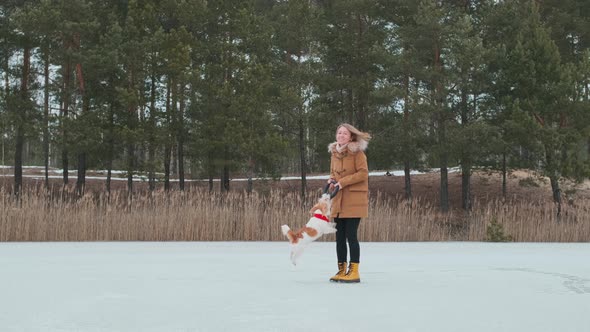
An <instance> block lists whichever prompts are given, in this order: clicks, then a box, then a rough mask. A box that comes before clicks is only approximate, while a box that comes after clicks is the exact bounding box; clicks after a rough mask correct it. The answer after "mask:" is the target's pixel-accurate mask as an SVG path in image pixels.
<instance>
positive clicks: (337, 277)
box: [330, 262, 346, 282]
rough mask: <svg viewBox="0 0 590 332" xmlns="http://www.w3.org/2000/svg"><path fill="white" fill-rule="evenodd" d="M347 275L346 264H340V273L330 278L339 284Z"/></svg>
mask: <svg viewBox="0 0 590 332" xmlns="http://www.w3.org/2000/svg"><path fill="white" fill-rule="evenodd" d="M345 274H346V262H338V272H337V273H336V274H335V275H334V276H333V277H332V278H330V281H335V282H338V281H340V279H341V278H342V277H344V275H345Z"/></svg>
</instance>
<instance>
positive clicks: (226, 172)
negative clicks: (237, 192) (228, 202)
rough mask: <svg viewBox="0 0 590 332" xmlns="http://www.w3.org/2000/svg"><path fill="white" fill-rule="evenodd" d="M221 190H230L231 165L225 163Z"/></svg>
mask: <svg viewBox="0 0 590 332" xmlns="http://www.w3.org/2000/svg"><path fill="white" fill-rule="evenodd" d="M221 191H222V192H228V191H229V166H228V165H223V171H222V173H221Z"/></svg>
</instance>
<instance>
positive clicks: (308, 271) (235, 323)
mask: <svg viewBox="0 0 590 332" xmlns="http://www.w3.org/2000/svg"><path fill="white" fill-rule="evenodd" d="M335 256H336V254H335V244H334V243H325V242H320V243H313V244H312V245H311V246H310V247H308V249H307V251H306V252H305V253H304V255H303V256H302V257H301V259H300V264H299V265H298V266H297V267H296V268H293V267H292V266H291V265H290V262H289V259H288V245H287V243H286V242H195V243H186V242H166V243H162V242H116V243H113V242H104V243H0V294H1V296H0V330H1V331H19V332H21V331H330V332H336V331H396V332H400V331H429V332H433V331H435V332H439V331H453V332H457V331H469V332H483V331H490V332H491V331H493V332H501V331H534V332H541V331H547V332H549V331H551V332H553V331H561V332H563V331H572V332H574V331H576V332H579V331H590V315H589V314H590V244H588V243H508V244H495V243H471V242H468V243H463V242H442V243H440V242H439V243H361V265H360V272H361V279H362V282H361V283H360V284H336V283H330V282H329V281H328V279H329V278H330V277H331V276H332V275H333V274H334V273H335V272H336V259H335Z"/></svg>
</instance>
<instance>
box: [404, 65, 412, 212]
mask: <svg viewBox="0 0 590 332" xmlns="http://www.w3.org/2000/svg"><path fill="white" fill-rule="evenodd" d="M404 90H405V91H404V120H403V121H404V123H403V128H404V134H405V136H406V138H407V137H409V129H408V128H409V126H410V124H409V121H410V109H409V105H410V75H408V74H405V76H404ZM408 141H409V140H408ZM407 146H408V145H407V144H405V145H404V147H403V149H404V150H407V149H406V147H407ZM409 154H410V151H404V154H403V158H404V184H405V186H404V191H405V194H404V195H405V198H406V200H407V201H411V200H412V180H411V176H410V171H411V168H410V156H409Z"/></svg>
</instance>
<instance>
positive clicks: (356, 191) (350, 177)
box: [328, 140, 369, 218]
mask: <svg viewBox="0 0 590 332" xmlns="http://www.w3.org/2000/svg"><path fill="white" fill-rule="evenodd" d="M336 146H337V143H336V142H334V143H332V144H330V145H329V146H328V151H329V152H330V153H331V154H332V159H331V162H330V177H332V178H333V179H336V181H338V182H340V185H341V186H342V188H340V191H339V192H338V194H337V195H336V196H335V197H334V198H333V199H332V213H331V217H332V218H336V217H338V218H366V217H367V216H368V214H369V168H368V166H367V156H366V155H365V152H364V151H365V150H366V149H367V146H368V142H366V141H364V140H359V141H355V142H350V143H348V145H347V149H346V150H345V151H344V152H342V153H339V152H338V151H337V150H336Z"/></svg>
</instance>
